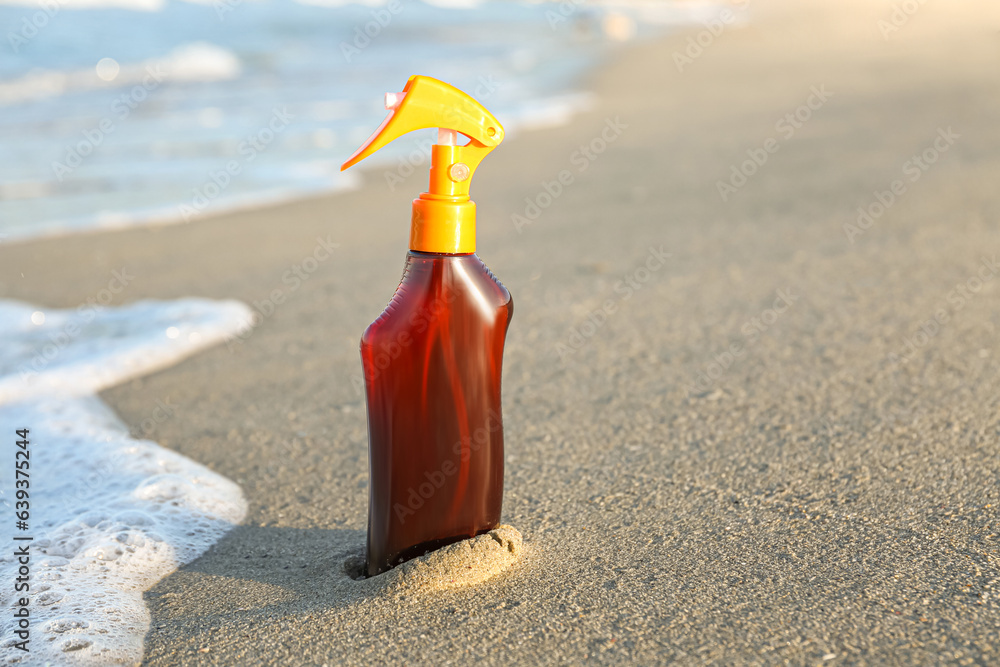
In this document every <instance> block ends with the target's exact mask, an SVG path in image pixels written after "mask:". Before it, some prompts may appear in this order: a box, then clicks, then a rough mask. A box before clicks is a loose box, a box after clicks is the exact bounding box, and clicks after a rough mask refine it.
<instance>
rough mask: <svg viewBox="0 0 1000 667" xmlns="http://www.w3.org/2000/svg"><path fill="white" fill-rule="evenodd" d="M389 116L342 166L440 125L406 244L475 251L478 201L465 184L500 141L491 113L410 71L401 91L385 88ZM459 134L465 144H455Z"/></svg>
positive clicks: (499, 130) (423, 248)
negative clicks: (426, 181)
mask: <svg viewBox="0 0 1000 667" xmlns="http://www.w3.org/2000/svg"><path fill="white" fill-rule="evenodd" d="M385 106H386V109H388V110H389V115H388V116H386V117H385V120H383V121H382V124H381V125H380V126H379V128H378V129H377V130H375V132H374V134H372V136H370V137H368V140H367V141H366V142H365V143H364V145H362V146H361V148H359V149H358V150H357V151H355V153H354V155H352V156H351V157H350V158H349V159H348V160H347V162H345V163H344V164H343V166H341V168H340V169H341V171H343V170H344V169H347V168H348V167H351V166H353V165H355V164H357V163H358V162H360V161H361V160H363V159H365V158H366V157H368V156H369V155H371V154H372V153H374V152H375V151H377V150H379V149H381V148H383V147H384V146H385V145H386V144H388V143H389V142H390V141H392V140H394V139H397V138H399V137H401V136H403V135H404V134H407V133H408V132H413V131H414V130H422V129H427V128H433V127H436V128H438V143H436V144H434V146H433V147H432V148H431V169H430V185H429V187H428V190H427V192H424V193H422V194H421V195H420V197H418V198H417V199H414V200H413V216H412V222H411V225H410V249H411V250H417V251H420V252H434V253H447V254H465V253H471V252H475V251H476V204H475V203H474V202H472V201H470V200H469V185H470V183H471V182H472V176H473V174H475V173H476V168H477V167H478V166H479V163H480V162H482V160H483V158H484V157H486V156H487V154H489V152H490V151H491V150H493V149H494V148H496V147H497V146H499V145H500V142H501V141H503V136H504V132H503V126H502V125H500V121H498V120H497V119H496V118H495V117H494V116H493V114H491V113H490V112H489V111H487V110H486V108H485V107H484V106H483V105H482V104H480V103H479V102H477V101H476V100H475V99H474V98H472V97H470V96H469V95H467V94H465V93H463V92H462V91H461V90H459V89H458V88H455V87H454V86H450V85H448V84H447V83H444V82H443V81H438V80H437V79H432V78H431V77H429V76H411V77H410V79H409V80H408V81H407V82H406V87H405V88H403V92H401V93H386V96H385ZM457 134H462V135H465V136H466V137H468V138H469V143H467V144H465V145H457V144H458V139H457Z"/></svg>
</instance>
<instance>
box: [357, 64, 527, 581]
mask: <svg viewBox="0 0 1000 667" xmlns="http://www.w3.org/2000/svg"><path fill="white" fill-rule="evenodd" d="M386 109H388V110H389V114H388V115H387V116H386V118H385V120H383V121H382V125H381V126H379V128H378V129H377V130H376V131H375V133H374V134H372V136H371V137H369V138H368V140H367V141H366V142H365V144H364V145H363V146H362V147H361V148H359V149H358V150H357V151H356V152H355V153H354V155H352V156H351V157H350V158H349V159H348V160H347V162H345V163H344V165H343V166H342V167H341V169H347V168H348V167H350V166H351V165H354V164H357V163H358V162H360V161H361V160H363V159H365V158H366V157H368V156H370V155H372V154H373V153H375V152H376V151H378V150H380V149H381V148H383V147H384V146H385V145H386V144H388V143H389V142H391V141H393V140H394V139H397V138H398V137H400V136H402V135H404V134H406V133H408V132H412V131H414V130H421V129H427V128H434V127H436V128H438V142H437V143H436V144H434V145H433V147H432V148H431V168H430V173H429V185H428V191H427V192H424V193H422V194H421V195H420V196H419V197H418V198H417V199H414V200H413V211H412V215H411V218H410V252H409V253H408V254H407V256H406V266H405V268H404V270H403V278H402V280H401V281H400V283H399V287H397V288H396V293H395V294H394V295H393V297H392V300H391V301H390V302H389V305H388V306H387V307H386V309H385V311H384V312H383V313H382V315H381V316H380V317H379V318H378V319H377V320H375V322H373V323H372V324H371V326H369V327H368V329H367V331H365V334H364V336H362V338H361V360H362V365H363V366H364V372H365V389H366V397H367V400H368V437H369V442H368V463H369V470H370V473H371V475H370V487H369V502H368V557H367V564H366V570H367V573H368V575H369V576H374V575H376V574H380V573H382V572H385V571H386V570H388V569H390V568H392V567H394V566H396V565H398V564H399V563H402V562H403V561H406V560H408V559H410V558H413V557H415V556H420V555H422V554H423V553H424V552H426V551H431V550H433V549H437V548H439V547H442V546H444V545H446V544H450V543H452V542H457V541H459V540H462V539H465V538H469V537H474V536H475V535H478V534H480V533H484V532H486V531H489V530H492V529H493V528H496V527H497V526H498V525H499V524H500V509H501V504H502V500H503V420H502V417H501V410H500V374H501V367H502V365H503V346H504V340H505V338H506V336H507V326H508V325H509V323H510V318H511V314H512V313H513V305H512V303H511V298H510V293H509V292H508V291H507V289H506V288H505V287H504V286H503V285H501V284H500V281H498V280H497V279H496V278H494V277H493V274H492V273H490V271H489V269H487V268H486V266H485V265H484V264H483V263H482V261H480V259H479V257H477V256H476V254H475V251H476V205H475V204H474V203H473V202H472V201H471V200H470V199H469V184H470V182H471V180H472V176H473V174H474V173H475V171H476V168H477V167H478V166H479V163H480V162H481V161H482V159H483V158H484V157H486V155H487V154H489V152H490V151H492V150H493V149H494V148H496V147H497V146H499V145H500V142H501V141H503V137H504V130H503V126H501V125H500V122H499V121H498V120H497V119H496V118H495V117H494V116H493V114H491V113H490V112H489V111H487V110H486V108H485V107H483V106H482V105H481V104H479V102H477V101H476V100H474V99H473V98H471V97H469V96H468V95H467V94H465V93H463V92H462V91H461V90H459V89H457V88H455V87H453V86H450V85H448V84H446V83H444V82H442V81H438V80H437V79H432V78H430V77H426V76H411V77H410V79H409V80H408V81H407V82H406V87H405V88H404V89H403V91H402V92H401V93H388V94H387V95H386ZM460 135H461V136H463V137H466V138H468V139H469V141H468V143H466V144H459V136H460Z"/></svg>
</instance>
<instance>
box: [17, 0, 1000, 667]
mask: <svg viewBox="0 0 1000 667" xmlns="http://www.w3.org/2000/svg"><path fill="white" fill-rule="evenodd" d="M751 10H752V16H753V21H752V23H751V24H750V25H749V26H747V27H743V28H737V27H727V28H726V30H725V31H724V32H723V33H722V34H721V35H720V36H718V37H717V38H712V39H711V40H707V39H703V41H710V43H709V45H708V46H706V47H704V48H703V53H702V54H701V55H700V56H699V57H697V58H694V59H693V62H692V63H690V64H688V65H686V66H685V67H684V71H683V72H679V71H678V68H677V66H676V64H675V53H678V52H682V51H683V50H684V49H686V48H687V47H688V45H689V42H688V40H689V38H692V37H694V36H696V33H697V30H695V31H691V32H685V33H679V34H676V35H673V36H670V37H667V38H665V39H661V40H657V41H654V42H645V43H640V44H637V45H632V46H629V47H628V48H625V49H623V50H622V51H621V53H619V54H618V55H617V56H616V57H615V58H614V60H613V61H612V62H610V63H609V64H608V65H607V66H606V67H604V68H602V69H601V70H600V71H598V72H597V73H596V74H595V75H594V76H593V78H592V79H591V80H590V81H588V82H587V87H588V88H589V89H591V90H593V91H595V92H596V93H597V95H598V101H597V103H596V105H595V106H594V108H593V109H592V110H591V111H589V112H588V113H586V114H583V115H581V116H579V117H577V118H576V119H575V120H574V121H573V122H572V123H571V124H570V125H568V126H566V127H562V128H556V129H549V130H545V131H539V132H534V133H530V134H522V135H520V136H518V137H514V138H512V139H510V140H509V141H508V142H505V144H504V146H503V147H502V148H501V149H500V150H498V151H496V152H495V153H494V154H493V155H491V156H490V157H489V159H488V160H487V161H486V162H485V163H484V164H483V165H482V167H481V168H480V169H479V172H478V173H477V176H476V184H475V186H474V189H473V193H474V198H475V199H476V201H477V204H478V206H479V228H480V239H479V241H480V242H479V246H480V247H479V252H480V255H481V256H482V257H483V259H484V261H486V263H487V264H488V265H489V266H490V268H491V269H492V270H493V271H494V272H495V273H496V274H497V275H498V276H499V277H500V278H501V280H503V281H504V283H505V284H506V285H507V287H508V288H509V289H510V291H511V293H512V294H513V296H514V300H515V302H516V310H515V315H514V319H513V322H512V325H511V329H510V335H509V338H508V346H507V353H506V358H505V369H504V370H505V373H504V392H505V393H504V409H505V415H504V417H505V426H506V442H507V467H506V478H505V486H506V493H505V499H504V522H505V523H507V524H510V525H511V526H513V527H515V528H516V529H517V530H519V531H520V533H521V534H522V535H523V540H524V545H523V552H522V554H521V557H520V558H519V559H516V560H515V562H511V563H499V564H496V563H495V567H496V569H498V570H499V569H502V567H501V566H504V567H506V569H504V571H502V572H499V573H497V574H496V575H495V576H492V577H491V578H489V579H486V580H485V581H481V582H479V583H476V584H468V585H457V586H453V587H442V585H441V582H442V581H443V577H445V576H446V577H449V578H450V576H451V574H453V573H455V572H457V571H459V570H460V569H461V567H455V566H448V565H447V563H444V564H443V565H442V561H439V560H437V559H439V558H443V557H444V556H437V555H432V556H430V557H428V558H429V560H428V561H427V562H425V563H423V564H420V565H419V566H418V565H414V566H413V567H414V568H419V567H426V568H427V571H426V572H424V574H426V577H427V578H424V576H423V574H420V573H417V574H416V575H414V577H415V578H410V579H407V577H408V576H409V575H407V573H406V572H402V571H401V572H398V573H393V574H392V581H395V582H397V583H399V582H404V583H399V586H401V588H400V587H396V588H394V587H393V586H392V585H389V583H388V582H389V580H388V579H387V580H386V582H387V583H386V584H384V585H383V584H382V583H368V584H367V586H371V588H365V587H364V586H365V584H363V583H358V582H355V581H354V580H352V579H350V577H349V576H346V574H345V569H344V568H345V563H348V565H347V566H346V567H348V569H350V563H351V562H354V561H352V558H354V559H356V558H357V555H358V554H359V553H360V551H359V549H362V548H363V544H364V534H365V525H366V512H367V506H366V502H367V458H366V457H367V453H366V423H365V408H364V402H363V398H362V396H361V394H360V393H359V392H358V390H357V388H356V386H355V382H353V381H354V380H356V379H357V378H359V377H360V372H361V366H360V360H359V358H358V340H359V337H360V334H361V332H362V331H363V330H364V328H365V326H367V324H368V323H369V322H370V321H371V320H372V319H374V318H375V317H376V316H377V315H378V313H379V312H380V310H381V308H382V307H383V306H384V304H385V303H386V302H387V301H388V299H389V297H390V295H391V292H392V290H393V289H394V287H395V284H396V282H395V281H396V279H397V277H398V275H399V272H400V269H401V267H402V261H403V255H404V253H405V250H406V239H407V220H408V216H409V204H408V202H409V199H410V198H412V196H414V194H415V193H417V192H419V191H420V190H421V189H422V187H423V182H422V177H421V176H419V175H417V176H411V177H409V178H408V179H407V180H406V184H405V185H404V186H402V187H398V188H397V189H396V190H395V192H391V191H389V190H388V189H387V187H386V186H385V180H384V178H383V177H382V174H381V173H379V172H375V173H369V175H368V176H367V185H366V186H365V187H364V188H363V189H362V190H360V191H358V192H355V193H349V194H345V195H340V196H336V197H328V198H320V199H315V200H310V201H303V202H299V203H295V204H290V205H287V206H282V207H277V208H272V209H266V210H260V211H255V212H249V213H239V214H233V215H229V216H222V217H219V218H216V219H212V220H207V221H201V222H198V223H194V224H190V225H186V226H176V227H163V228H157V229H144V230H133V231H124V232H117V233H113V234H94V235H86V236H78V237H70V238H64V239H58V240H51V241H45V242H39V243H32V244H22V245H16V246H14V245H12V246H9V247H0V267H2V268H0V294H3V295H4V296H10V297H15V298H21V299H25V300H28V301H32V302H37V303H43V304H49V305H52V306H66V307H70V306H75V305H76V304H77V303H79V302H81V301H82V300H85V299H86V298H87V297H88V296H89V295H92V294H93V293H94V292H96V291H97V290H99V289H101V288H102V287H103V286H104V285H105V284H106V282H107V280H108V278H109V274H110V271H111V270H112V269H119V268H120V267H122V266H127V267H128V268H129V271H130V272H132V273H134V274H135V275H136V279H135V280H134V281H133V282H132V283H131V284H130V286H129V289H128V290H127V293H125V294H123V295H122V299H123V301H131V300H134V299H139V298H142V297H159V298H172V297H179V296H187V295H197V296H206V297H215V298H238V299H241V300H243V301H245V302H247V303H250V304H253V303H254V302H256V303H257V304H259V305H260V307H261V309H262V310H264V311H269V310H270V309H269V305H268V304H267V303H264V300H266V299H269V298H271V294H272V292H274V291H275V290H282V294H281V296H283V297H285V298H284V300H283V303H281V304H279V305H277V306H275V307H274V308H273V313H271V314H270V315H268V316H266V317H265V318H264V321H263V323H262V324H261V325H260V326H259V327H257V328H256V329H255V330H254V331H253V332H252V334H251V335H250V336H248V337H247V338H246V340H243V341H241V342H238V343H234V344H232V345H228V346H222V347H218V348H215V349H212V350H209V351H207V352H205V353H204V354H202V355H200V356H198V357H196V358H193V359H191V360H188V361H186V362H185V363H183V364H181V365H178V366H176V367H174V368H171V369H168V370H165V371H163V372H161V373H158V374H156V375H153V376H149V377H147V378H144V379H141V380H137V381H134V382H130V383H128V384H126V385H123V386H120V387H117V388H115V389H112V390H110V391H107V392H105V393H104V394H103V398H104V400H105V401H107V402H108V403H109V404H110V405H111V406H113V407H114V408H115V410H116V411H117V412H118V413H119V414H120V415H121V416H122V417H123V418H124V419H125V421H127V422H129V423H135V424H138V423H141V422H142V420H143V419H145V418H146V417H147V416H148V413H149V411H150V410H152V409H153V406H154V405H155V402H156V401H157V400H162V399H169V401H170V402H171V404H172V405H174V406H176V408H175V411H174V416H173V417H172V418H171V419H169V420H166V421H164V422H163V423H160V424H157V425H156V427H155V430H154V431H153V432H152V433H151V434H150V436H149V437H151V438H152V439H154V440H156V441H157V442H159V443H161V444H163V445H164V446H166V447H170V448H173V449H175V450H177V451H179V452H180V453H182V454H184V455H185V456H188V457H191V458H193V459H195V460H197V461H199V462H201V463H203V464H205V465H207V466H209V467H211V468H212V469H213V470H216V471H218V472H219V473H221V474H223V475H226V476H227V477H229V478H231V479H233V480H235V481H237V482H238V483H239V484H240V485H241V486H242V488H243V489H244V491H245V493H246V495H247V498H248V500H249V504H250V509H249V513H248V516H247V519H246V520H245V522H244V524H243V525H241V526H239V527H237V528H236V529H234V530H233V531H232V532H231V533H230V534H229V535H228V536H227V537H226V538H224V539H223V540H222V541H221V542H219V543H218V544H217V545H216V546H215V547H214V548H213V549H211V550H210V551H209V552H208V553H207V554H206V555H205V556H203V557H202V558H200V559H199V560H197V561H196V562H194V563H192V564H191V565H189V566H187V567H185V568H183V569H181V570H180V571H178V572H177V573H175V574H174V575H172V576H170V577H168V578H167V579H165V580H163V581H162V582H161V583H160V584H159V585H158V586H156V587H155V588H154V589H153V590H152V591H150V592H149V593H148V594H147V596H146V598H147V601H148V604H149V605H150V608H151V610H152V615H153V627H152V629H151V631H150V634H149V636H148V637H147V643H146V656H145V663H146V664H149V665H179V664H184V665H200V664H205V665H209V664H218V665H230V664H248V665H249V664H271V665H323V664H329V665H334V664H347V665H355V664H357V665H361V664H366V665H367V664H467V663H472V662H475V663H481V664H497V665H499V664H529V665H531V664H538V665H541V664H544V665H549V664H579V663H608V664H621V663H624V662H637V663H643V664H654V663H668V662H680V663H682V664H695V663H698V664H701V663H720V664H777V663H783V662H789V663H792V664H820V663H828V664H884V663H918V664H926V663H936V662H949V663H956V664H963V663H964V662H968V661H973V662H979V663H980V664H990V663H995V662H997V661H998V660H1000V598H998V596H1000V569H998V564H1000V553H998V533H1000V528H998V521H997V519H998V513H997V505H998V503H1000V498H998V494H1000V491H998V489H1000V456H998V435H1000V423H998V418H997V415H998V404H1000V374H998V370H1000V347H998V345H997V343H996V341H997V325H998V324H1000V309H998V300H997V296H998V293H1000V292H998V287H997V285H998V283H1000V281H998V280H997V279H996V272H997V268H996V265H995V262H996V259H994V258H995V257H996V255H995V253H997V251H998V250H1000V225H998V219H1000V188H998V187H997V185H998V183H1000V122H997V119H998V118H1000V84H998V81H1000V79H998V78H997V64H998V61H1000V9H998V7H997V5H996V3H992V2H987V1H985V0H983V1H974V0H967V1H955V2H948V3H944V2H928V3H925V4H923V5H922V6H921V7H920V9H919V10H918V11H917V12H916V13H915V14H914V15H913V16H912V17H906V20H904V21H902V22H901V23H902V25H901V26H900V27H899V30H896V31H893V32H892V33H891V34H889V36H888V39H884V38H883V35H882V31H881V30H880V27H879V21H880V20H889V19H890V18H891V17H892V13H893V3H892V2H889V1H886V0H873V1H871V2H861V0H851V1H848V2H837V3H824V2H819V1H818V0H813V1H810V2H804V1H794V2H793V1H792V0H755V2H753V3H752V6H751ZM390 87H391V86H390ZM810 104H812V108H810V107H809V105H810ZM803 109H804V110H803ZM788 114H793V118H794V115H795V114H800V118H806V117H807V118H808V119H807V120H805V121H798V122H797V124H795V123H793V122H792V121H790V120H787V118H786V116H787V115H788ZM783 119H784V120H783ZM789 128H791V129H792V130H794V131H792V132H791V134H790V136H789ZM602 134H603V144H602V141H598V138H599V137H602ZM955 135H958V136H957V137H956V136H955ZM769 140H770V141H769ZM935 144H937V148H935ZM584 145H592V146H593V147H594V148H593V159H591V158H586V157H583V158H581V156H583V155H584V154H583V152H582V150H581V146H584ZM597 148H602V150H601V151H597ZM761 150H763V151H764V152H765V153H766V155H767V157H766V160H764V159H763V158H762V157H761ZM932 150H933V151H935V152H936V154H934V153H930V151H932ZM748 151H750V153H748ZM924 153H928V156H925V157H924V158H921V157H920V156H921V155H923V154H924ZM755 155H756V156H757V158H758V161H760V162H763V164H762V165H757V168H756V169H753V167H752V165H751V166H747V167H745V171H747V172H752V175H750V176H748V177H747V178H746V182H745V183H740V185H739V186H732V187H734V188H735V189H736V191H735V192H728V191H727V192H726V194H727V197H726V200H725V201H724V200H723V197H722V195H721V194H720V185H719V183H720V182H723V183H725V182H730V184H731V185H732V183H733V182H739V181H740V179H739V178H738V177H733V169H734V168H735V169H736V170H737V171H739V170H740V169H741V168H743V166H742V165H743V163H744V162H746V161H747V160H752V159H753V156H755ZM915 155H916V156H918V157H917V159H923V163H924V164H925V165H926V167H927V168H926V169H924V168H923V167H920V166H916V163H915V162H914V161H913V160H914V156H915ZM931 156H932V157H934V160H933V163H930V157H931ZM584 167H585V169H584ZM914 168H916V171H914ZM562 170H568V171H569V172H570V174H571V175H572V177H573V180H572V183H571V184H569V185H567V186H565V187H564V188H563V190H562V192H560V193H559V194H558V196H555V197H554V198H552V199H546V198H545V197H540V195H542V194H543V193H546V192H547V191H549V190H552V189H553V186H552V182H553V181H555V180H557V179H558V175H559V173H560V171H562ZM732 178H735V181H732V180H731V179H732ZM914 178H915V180H914ZM897 181H898V182H899V184H898V186H897V187H896V190H897V192H896V193H893V187H894V183H896V182H897ZM547 184H548V187H547ZM723 190H725V188H723ZM890 196H891V197H892V198H893V199H892V200H891V204H890V205H888V207H887V208H885V206H884V205H883V209H884V210H883V211H882V212H881V214H878V215H875V214H876V213H878V212H879V208H878V206H875V204H878V203H880V202H879V200H880V198H881V199H882V200H885V201H886V202H889V201H890ZM526 198H527V199H528V200H533V201H534V202H535V205H537V206H539V211H537V212H538V215H537V218H536V219H535V220H534V221H533V222H532V223H531V224H528V225H522V226H521V228H520V230H519V229H518V228H516V227H515V224H514V222H513V221H512V216H513V215H515V214H516V215H520V216H529V215H530V214H533V213H535V211H533V210H532V209H531V208H530V206H529V204H528V203H526ZM859 207H861V208H862V210H864V211H868V212H869V215H871V216H872V217H871V222H867V220H866V219H865V218H861V221H860V223H859V217H860V215H859V212H858V209H859ZM862 224H863V225H864V227H863V228H860V229H859V231H860V232H861V233H855V231H854V230H852V228H851V226H852V225H853V226H856V227H858V226H859V225H862ZM318 239H321V240H322V241H320V240H318ZM321 243H327V244H330V243H336V244H339V247H338V248H337V249H336V250H335V251H334V253H333V256H332V257H331V258H330V259H329V260H327V261H325V262H321V263H319V265H318V267H317V268H316V270H315V271H314V272H313V273H311V274H309V277H308V280H305V281H303V282H301V284H300V285H298V286H297V287H296V288H295V289H294V290H293V289H292V288H291V285H289V284H287V283H285V282H283V281H282V276H283V275H284V274H285V272H287V271H289V270H292V268H293V266H294V265H296V264H300V263H301V261H302V259H303V258H305V257H307V256H310V255H311V254H312V253H313V251H314V249H315V248H316V247H317V246H318V244H321ZM667 255H669V256H667ZM481 540H482V541H481V542H480V543H479V544H478V547H476V548H486V547H489V548H491V549H492V548H493V547H492V546H491V542H492V544H496V545H497V548H496V549H495V553H494V554H493V555H494V556H503V557H504V558H507V556H504V555H503V549H502V545H500V544H499V543H497V542H496V541H495V540H492V538H491V539H490V540H486V539H485V538H481ZM511 543H513V542H511ZM484 545H485V546H484ZM507 553H510V552H507ZM512 555H513V554H512ZM407 572H409V571H407ZM405 581H411V582H414V581H418V582H423V583H419V584H414V585H413V586H411V588H412V589H413V590H404V589H405V588H406V585H405ZM433 582H437V583H433Z"/></svg>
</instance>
